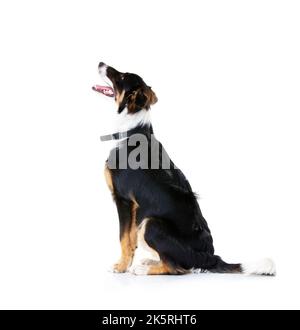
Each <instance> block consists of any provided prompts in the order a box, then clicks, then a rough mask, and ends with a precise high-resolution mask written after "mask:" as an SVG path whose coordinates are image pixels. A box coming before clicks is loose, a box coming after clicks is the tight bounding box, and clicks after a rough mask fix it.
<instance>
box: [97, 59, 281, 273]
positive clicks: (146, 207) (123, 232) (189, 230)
mask: <svg viewBox="0 0 300 330" xmlns="http://www.w3.org/2000/svg"><path fill="white" fill-rule="evenodd" d="M98 70H99V73H100V75H101V77H102V79H103V80H104V81H105V82H106V84H107V85H106V86H100V85H95V86H94V87H93V89H94V90H95V91H97V92H99V93H102V94H104V95H106V96H108V97H111V98H112V99H114V100H115V103H116V108H117V114H118V129H117V132H115V133H114V134H111V135H107V136H104V137H102V140H103V141H106V140H116V142H117V145H116V146H115V147H114V148H113V149H112V150H111V152H110V155H109V158H108V160H107V162H106V165H105V178H106V182H107V185H108V187H109V189H110V191H111V193H112V195H113V199H114V201H115V204H116V206H117V211H118V215H119V224H120V243H121V258H120V260H119V262H118V263H116V264H115V265H114V266H113V271H114V272H117V273H124V272H127V271H131V272H132V273H133V274H136V275H178V274H187V273H191V272H212V273H244V274H258V275H275V273H276V270H275V265H274V263H273V261H272V260H271V259H262V260H261V261H259V262H255V263H245V264H241V263H238V264H231V263H227V262H225V261H223V260H222V259H221V258H220V257H219V256H217V255H215V254H214V246H213V239H212V235H211V232H210V229H209V227H208V224H207V222H206V220H205V218H204V217H203V215H202V212H201V210H200V207H199V204H198V200H197V196H196V194H195V193H194V192H193V191H192V189H191V186H190V184H189V182H188V180H187V179H186V177H185V176H184V174H183V173H182V172H181V171H180V170H179V169H178V168H177V167H176V166H175V165H174V163H173V162H172V161H171V160H170V159H169V157H168V155H167V154H166V152H165V150H164V148H163V146H162V145H161V143H160V142H159V141H157V140H156V139H155V137H154V132H153V127H152V124H151V121H150V116H149V111H150V108H151V107H152V106H153V105H154V104H155V103H156V102H157V101H158V99H157V96H156V94H155V92H154V91H153V90H152V88H151V87H150V86H148V85H147V84H146V83H145V82H144V80H143V79H142V78H141V77H140V76H138V75H136V74H133V73H127V72H126V73H123V72H119V71H117V70H116V69H114V68H113V67H111V66H108V65H106V64H105V63H103V62H100V64H99V66H98ZM136 136H138V137H139V138H140V141H139V144H138V143H135V142H137V141H136V140H137V139H135V141H132V140H134V139H133V138H135V137H136ZM141 144H143V145H144V148H143V149H144V150H143V152H141V153H140V155H137V152H136V149H138V145H139V146H140V145H141ZM123 151H126V152H123ZM132 155H134V156H135V157H133V156H132ZM121 158H122V161H121ZM133 159H134V160H135V162H133V163H134V164H133V165H134V166H132V164H131V163H132V160H133ZM121 163H122V164H121ZM166 164H167V165H168V166H166ZM138 242H140V243H141V244H142V245H143V246H144V247H146V248H147V249H148V250H149V251H151V252H152V253H153V255H154V258H153V259H147V260H144V261H142V263H141V264H140V265H137V266H135V267H131V265H132V261H133V258H134V254H135V250H136V248H137V246H138Z"/></svg>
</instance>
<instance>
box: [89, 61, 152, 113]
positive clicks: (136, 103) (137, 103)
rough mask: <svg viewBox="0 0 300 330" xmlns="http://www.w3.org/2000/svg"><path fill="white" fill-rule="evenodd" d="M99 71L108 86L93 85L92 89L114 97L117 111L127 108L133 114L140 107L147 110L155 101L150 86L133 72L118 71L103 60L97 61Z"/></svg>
mask: <svg viewBox="0 0 300 330" xmlns="http://www.w3.org/2000/svg"><path fill="white" fill-rule="evenodd" d="M98 69H99V73H100V75H101V77H102V78H103V80H104V81H105V82H106V83H107V84H108V86H99V85H95V86H94V87H93V89H94V90H95V91H97V92H99V93H102V94H104V95H106V96H110V97H114V98H115V101H116V103H117V107H118V112H119V113H121V112H122V111H123V110H124V109H125V108H127V110H128V113H130V114H134V113H136V112H138V111H140V110H142V109H145V110H149V109H150V106H151V105H153V104H155V103H156V102H157V97H156V95H155V93H154V92H153V90H152V89H151V87H149V86H148V85H147V84H146V83H145V82H144V80H143V79H142V78H141V77H140V76H138V75H136V74H134V73H128V72H126V73H123V72H119V71H117V70H116V69H114V68H113V67H111V66H108V65H106V64H105V63H103V62H100V63H99V66H98Z"/></svg>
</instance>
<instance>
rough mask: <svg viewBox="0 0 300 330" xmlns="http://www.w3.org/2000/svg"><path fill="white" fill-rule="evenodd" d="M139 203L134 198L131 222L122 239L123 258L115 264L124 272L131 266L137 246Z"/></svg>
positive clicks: (117, 270)
mask: <svg viewBox="0 0 300 330" xmlns="http://www.w3.org/2000/svg"><path fill="white" fill-rule="evenodd" d="M138 207H139V205H138V203H137V202H136V200H135V199H134V198H133V199H132V205H131V223H130V224H129V227H128V229H127V230H125V232H124V234H123V237H122V239H121V258H120V260H119V262H118V263H117V264H115V265H114V271H115V272H118V273H124V272H126V271H127V269H128V268H129V267H130V266H131V264H132V261H133V258H134V253H135V250H136V247H137V225H136V212H137V209H138Z"/></svg>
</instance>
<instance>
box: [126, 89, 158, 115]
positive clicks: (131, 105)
mask: <svg viewBox="0 0 300 330" xmlns="http://www.w3.org/2000/svg"><path fill="white" fill-rule="evenodd" d="M156 102H157V97H156V95H155V93H154V92H153V91H152V89H151V87H148V86H147V87H146V88H139V89H138V90H136V91H134V92H133V93H132V94H130V95H129V96H128V101H127V108H128V112H130V113H134V112H137V111H140V110H141V109H146V110H148V109H149V108H150V106H151V105H152V104H155V103H156Z"/></svg>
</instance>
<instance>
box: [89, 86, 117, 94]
mask: <svg viewBox="0 0 300 330" xmlns="http://www.w3.org/2000/svg"><path fill="white" fill-rule="evenodd" d="M93 90H94V91H96V92H99V93H102V94H104V95H106V96H110V97H113V96H114V95H115V93H114V90H113V89H112V88H111V87H109V86H99V85H95V86H93Z"/></svg>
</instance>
